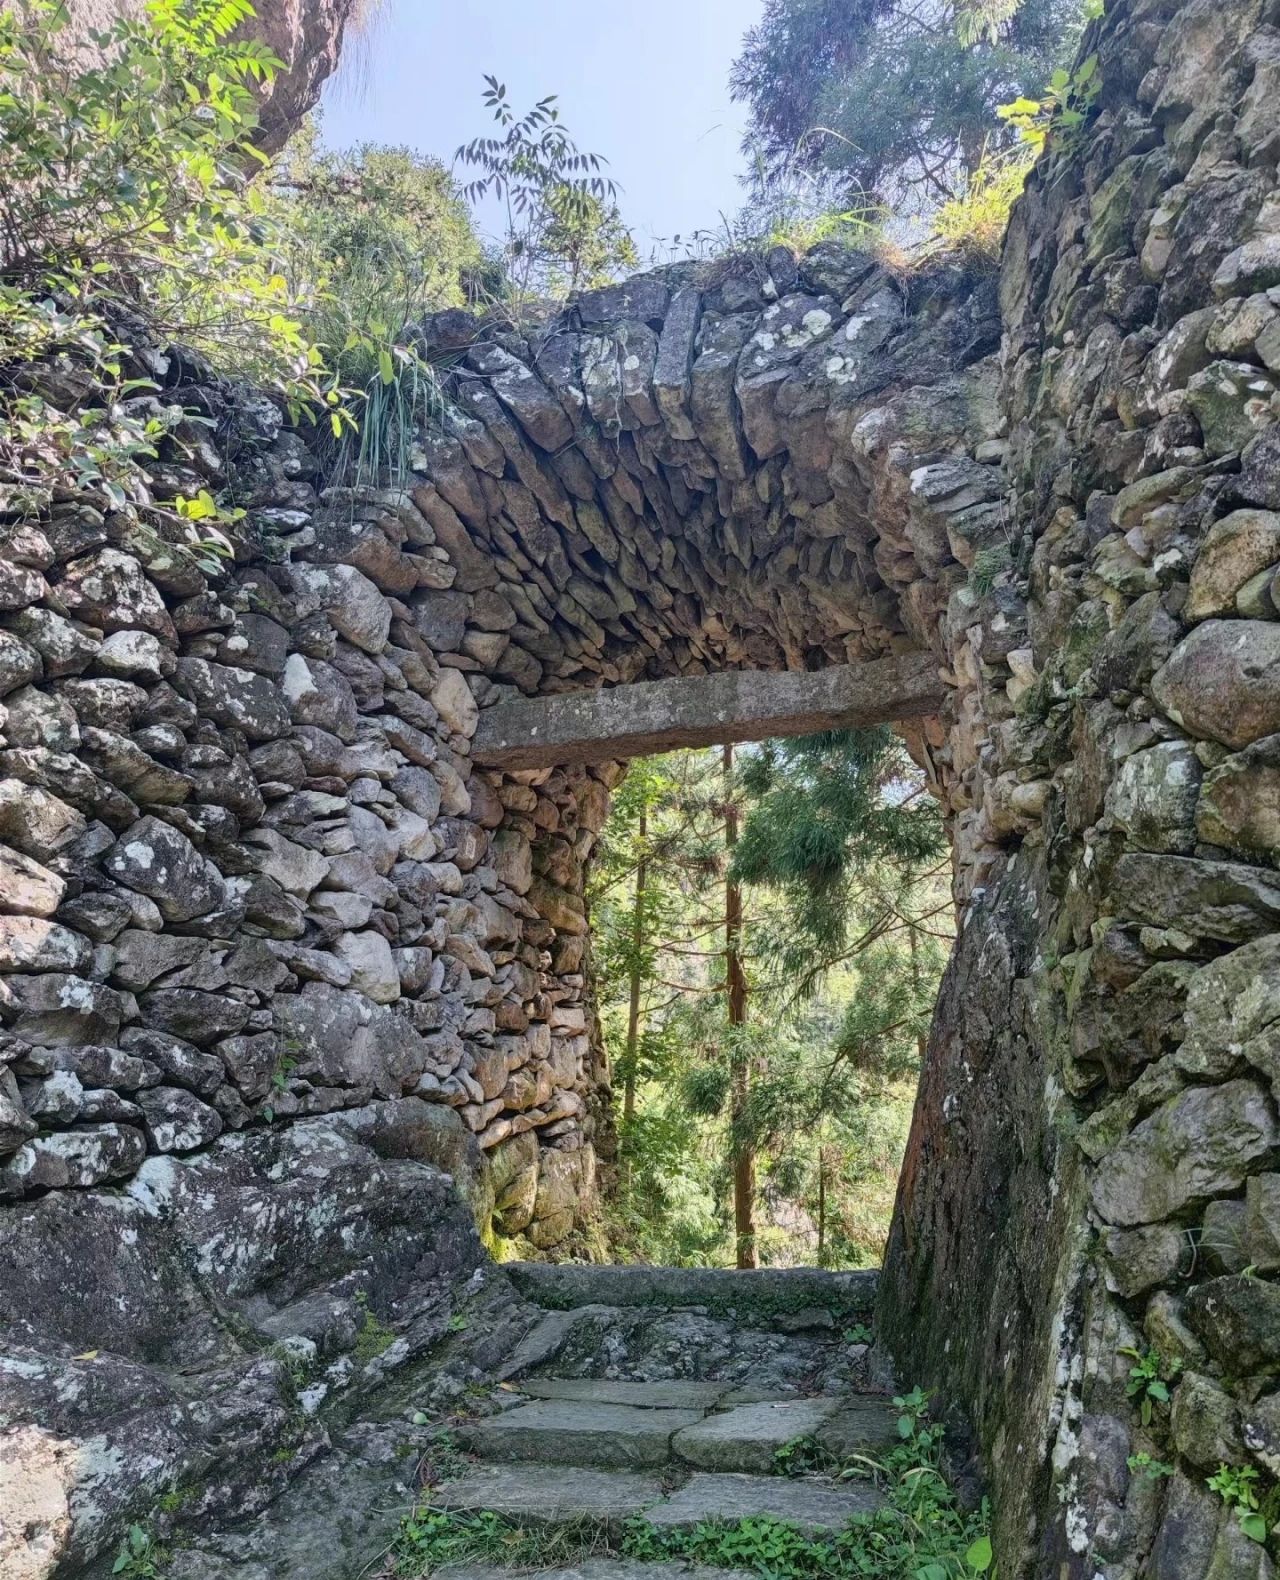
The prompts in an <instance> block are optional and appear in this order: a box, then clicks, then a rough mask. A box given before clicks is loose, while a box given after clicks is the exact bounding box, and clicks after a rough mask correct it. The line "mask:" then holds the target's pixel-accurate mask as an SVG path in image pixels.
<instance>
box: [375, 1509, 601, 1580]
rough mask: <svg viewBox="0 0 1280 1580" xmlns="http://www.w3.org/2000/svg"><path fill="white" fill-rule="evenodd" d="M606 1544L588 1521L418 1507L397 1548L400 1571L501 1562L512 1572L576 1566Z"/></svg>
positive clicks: (419, 1572)
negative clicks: (532, 1520)
mask: <svg viewBox="0 0 1280 1580" xmlns="http://www.w3.org/2000/svg"><path fill="white" fill-rule="evenodd" d="M604 1545H605V1537H604V1534H603V1532H601V1531H600V1530H599V1529H598V1528H596V1527H594V1526H591V1525H587V1524H581V1523H579V1524H568V1525H542V1524H538V1525H529V1526H525V1525H518V1524H515V1523H513V1522H511V1521H509V1520H506V1519H504V1518H503V1516H502V1515H500V1514H494V1513H492V1512H491V1511H490V1510H487V1509H485V1510H481V1511H479V1512H477V1513H469V1512H465V1511H462V1510H453V1509H433V1508H430V1507H426V1508H420V1509H415V1510H414V1512H413V1513H412V1514H411V1515H409V1516H408V1517H407V1518H406V1519H405V1520H404V1521H403V1522H402V1524H401V1527H400V1532H399V1535H398V1536H397V1538H396V1541H395V1542H394V1544H393V1546H392V1549H391V1558H392V1570H391V1572H392V1573H393V1574H394V1575H397V1576H402V1577H405V1580H408V1577H410V1576H417V1575H428V1574H432V1573H434V1572H435V1570H437V1569H440V1568H443V1567H444V1566H445V1565H447V1564H468V1563H482V1562H489V1563H499V1564H502V1565H503V1566H504V1567H510V1568H511V1569H512V1570H520V1569H551V1568H555V1567H557V1566H559V1565H562V1564H572V1563H574V1562H575V1561H581V1559H582V1558H583V1557H584V1556H585V1555H587V1554H589V1553H591V1552H593V1551H597V1550H600V1549H601V1548H603V1547H604Z"/></svg>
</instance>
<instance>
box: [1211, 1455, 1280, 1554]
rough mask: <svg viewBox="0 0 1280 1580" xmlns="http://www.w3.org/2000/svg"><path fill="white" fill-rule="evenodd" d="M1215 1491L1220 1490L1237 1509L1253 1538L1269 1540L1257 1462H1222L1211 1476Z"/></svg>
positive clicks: (1228, 1505) (1257, 1540)
mask: <svg viewBox="0 0 1280 1580" xmlns="http://www.w3.org/2000/svg"><path fill="white" fill-rule="evenodd" d="M1207 1479H1208V1486H1209V1490H1210V1491H1211V1492H1216V1493H1217V1494H1218V1496H1219V1497H1220V1498H1221V1499H1222V1501H1223V1502H1224V1503H1225V1504H1226V1506H1227V1507H1228V1508H1229V1509H1234V1510H1235V1511H1236V1518H1237V1519H1238V1520H1239V1521H1240V1529H1241V1530H1242V1531H1243V1532H1244V1534H1245V1535H1246V1536H1247V1537H1248V1538H1249V1540H1250V1541H1251V1542H1265V1541H1266V1539H1267V1534H1268V1525H1267V1521H1266V1519H1265V1517H1264V1516H1263V1514H1262V1513H1261V1502H1260V1499H1259V1496H1258V1483H1259V1480H1260V1476H1259V1472H1258V1469H1257V1467H1256V1466H1255V1465H1219V1466H1218V1468H1217V1470H1216V1471H1214V1473H1213V1475H1212V1476H1210V1477H1208V1478H1207Z"/></svg>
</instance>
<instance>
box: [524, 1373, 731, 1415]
mask: <svg viewBox="0 0 1280 1580" xmlns="http://www.w3.org/2000/svg"><path fill="white" fill-rule="evenodd" d="M519 1387H520V1392H521V1393H523V1394H527V1395H528V1396H529V1398H531V1399H574V1400H580V1401H582V1402H584V1403H587V1404H626V1405H634V1406H636V1408H638V1409H642V1410H710V1409H711V1408H712V1407H713V1406H715V1405H717V1404H719V1403H720V1401H721V1400H722V1399H723V1398H724V1396H725V1395H726V1394H727V1393H728V1392H729V1391H730V1384H728V1383H725V1382H695V1381H694V1380H692V1379H691V1378H687V1377H682V1378H679V1379H676V1380H673V1381H671V1382H626V1381H622V1382H619V1381H616V1380H613V1379H611V1378H608V1377H526V1378H524V1379H523V1380H522V1381H521V1382H520V1385H519Z"/></svg>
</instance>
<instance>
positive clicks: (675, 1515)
mask: <svg viewBox="0 0 1280 1580" xmlns="http://www.w3.org/2000/svg"><path fill="white" fill-rule="evenodd" d="M882 1501H883V1500H882V1497H881V1494H880V1493H879V1492H878V1491H876V1490H875V1488H873V1487H871V1486H870V1485H867V1484H865V1483H864V1484H859V1483H858V1482H842V1483H840V1484H839V1485H834V1486H833V1485H832V1484H831V1483H829V1482H825V1483H824V1482H811V1481H791V1480H788V1479H787V1478H786V1477H784V1476H737V1475H726V1476H713V1475H703V1474H696V1475H693V1476H690V1478H689V1480H688V1481H687V1482H686V1483H685V1484H684V1486H683V1487H681V1488H680V1489H679V1490H678V1491H676V1492H674V1493H672V1495H671V1496H670V1497H669V1498H668V1499H667V1500H666V1501H665V1502H664V1503H662V1504H659V1505H658V1506H657V1507H656V1508H651V1509H648V1510H646V1511H645V1518H646V1519H647V1520H648V1521H649V1523H650V1524H651V1525H656V1526H657V1527H658V1528H659V1529H660V1530H670V1529H675V1530H690V1529H692V1528H693V1527H695V1526H698V1525H701V1524H703V1523H704V1522H705V1521H708V1520H726V1521H732V1520H744V1519H758V1518H759V1517H760V1516H762V1515H764V1516H767V1517H769V1518H771V1519H775V1520H782V1521H785V1522H786V1523H787V1524H788V1525H795V1526H797V1527H798V1528H799V1529H800V1530H802V1531H808V1532H817V1531H834V1530H840V1529H841V1528H842V1527H843V1526H845V1525H847V1524H848V1522H849V1520H850V1519H852V1518H853V1516H854V1515H855V1514H871V1513H873V1512H874V1511H875V1510H876V1509H877V1508H879V1507H880V1504H881V1502H882Z"/></svg>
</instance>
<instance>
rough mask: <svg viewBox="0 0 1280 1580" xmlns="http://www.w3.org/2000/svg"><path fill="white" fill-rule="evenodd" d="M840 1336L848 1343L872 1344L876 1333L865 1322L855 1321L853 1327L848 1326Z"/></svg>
mask: <svg viewBox="0 0 1280 1580" xmlns="http://www.w3.org/2000/svg"><path fill="white" fill-rule="evenodd" d="M840 1337H841V1338H842V1339H843V1340H844V1341H845V1343H846V1344H870V1343H872V1342H873V1340H874V1339H875V1334H874V1333H872V1331H871V1329H870V1328H869V1327H868V1326H867V1324H866V1323H865V1322H855V1323H854V1324H853V1326H852V1327H849V1328H846V1329H845V1330H844V1332H843V1333H842V1334H841V1335H840Z"/></svg>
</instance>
